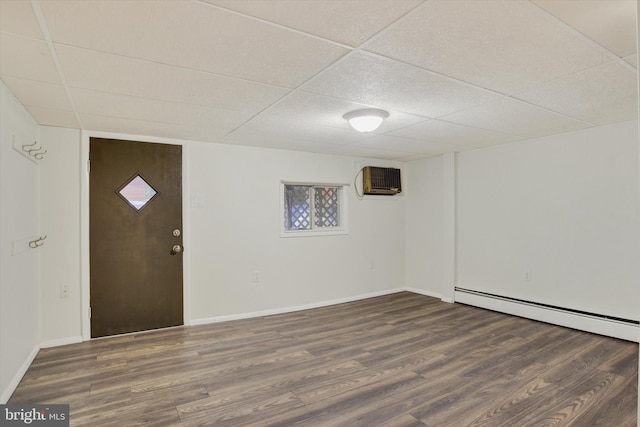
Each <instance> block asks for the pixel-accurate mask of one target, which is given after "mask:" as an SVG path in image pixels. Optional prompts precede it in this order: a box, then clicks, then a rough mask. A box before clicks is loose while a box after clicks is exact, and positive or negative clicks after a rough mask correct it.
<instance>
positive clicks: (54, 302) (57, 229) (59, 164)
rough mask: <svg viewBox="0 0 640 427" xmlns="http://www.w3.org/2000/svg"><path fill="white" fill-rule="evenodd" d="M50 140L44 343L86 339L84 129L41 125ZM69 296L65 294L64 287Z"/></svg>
mask: <svg viewBox="0 0 640 427" xmlns="http://www.w3.org/2000/svg"><path fill="white" fill-rule="evenodd" d="M40 137H41V139H42V140H43V141H46V143H47V157H46V161H43V162H42V164H41V166H40V169H41V180H40V189H41V192H40V203H41V210H42V218H41V220H40V223H41V228H42V230H43V233H45V234H47V236H48V237H47V244H46V245H44V246H43V247H42V248H41V249H42V260H41V279H40V286H41V294H42V301H43V304H42V326H41V332H42V343H41V345H42V346H43V347H50V346H55V345H61V344H68V343H71V342H80V341H82V330H81V326H80V309H81V286H80V198H79V196H80V173H81V171H79V170H78V165H79V164H80V131H79V130H77V129H66V128H57V127H50V126H41V127H40ZM63 286H66V287H67V289H68V293H67V296H66V297H65V298H62V293H61V288H62V287H63Z"/></svg>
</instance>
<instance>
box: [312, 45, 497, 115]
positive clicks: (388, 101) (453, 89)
mask: <svg viewBox="0 0 640 427" xmlns="http://www.w3.org/2000/svg"><path fill="white" fill-rule="evenodd" d="M301 89H302V90H305V91H309V92H313V93H319V94H323V95H330V96H334V97H340V98H343V99H348V100H350V101H353V102H358V103H362V104H368V105H373V106H377V107H381V108H390V109H394V110H397V111H404V112H407V113H412V114H418V115H421V116H425V117H438V116H441V115H443V114H447V113H451V112H453V111H457V110H460V109H463V108H466V107H470V106H472V105H476V104H480V103H484V102H488V101H491V100H495V99H499V95H496V94H494V93H491V92H488V91H486V90H483V89H481V88H478V87H475V86H471V85H469V84H466V83H462V82H460V81H457V80H453V79H450V78H447V77H443V76H440V75H438V74H434V73H431V72H428V71H425V70H423V69H421V68H417V67H414V66H411V65H407V64H403V63H400V62H397V61H391V60H389V59H386V58H381V57H378V56H374V55H371V54H363V53H356V54H353V55H350V56H349V57H348V58H344V59H343V60H341V61H338V63H336V64H334V65H332V66H331V67H329V68H328V69H326V70H325V71H323V72H322V73H321V74H319V75H318V76H317V77H316V78H314V79H312V80H311V81H310V82H309V83H307V84H305V85H303V86H302V87H301Z"/></svg>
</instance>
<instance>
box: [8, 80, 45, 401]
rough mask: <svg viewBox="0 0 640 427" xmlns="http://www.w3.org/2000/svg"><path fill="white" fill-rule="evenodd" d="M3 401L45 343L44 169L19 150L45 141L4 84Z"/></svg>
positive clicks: (31, 119)
mask: <svg viewBox="0 0 640 427" xmlns="http://www.w3.org/2000/svg"><path fill="white" fill-rule="evenodd" d="M0 123H1V126H0V403H5V402H6V401H7V400H8V399H9V397H10V395H11V393H12V392H13V390H14V388H15V387H16V386H17V384H18V382H19V381H20V379H21V378H22V376H23V375H24V373H25V372H26V370H27V368H28V367H29V364H30V363H31V361H32V360H33V358H34V357H35V355H36V353H37V351H38V349H39V343H40V328H39V326H40V295H39V291H38V277H39V271H40V252H41V251H40V249H42V248H38V249H30V248H29V247H28V242H29V240H31V239H34V238H36V237H38V236H40V233H41V229H40V227H39V212H40V206H39V184H40V182H39V177H40V169H39V166H38V165H37V164H35V163H33V162H31V161H30V160H28V159H27V158H25V157H24V156H22V155H21V154H19V153H18V152H17V151H15V150H14V149H13V148H12V146H13V140H15V141H16V143H17V144H18V145H19V146H22V145H25V144H32V143H33V142H34V141H39V142H41V141H40V138H39V137H38V126H37V124H36V122H35V120H33V118H32V117H31V116H30V115H29V113H28V112H27V111H26V110H25V109H24V107H23V106H22V105H21V104H20V103H19V102H18V101H17V99H16V98H15V97H14V96H13V94H12V93H11V92H9V90H8V89H7V87H6V86H5V85H4V83H2V82H0Z"/></svg>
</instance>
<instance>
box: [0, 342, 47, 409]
mask: <svg viewBox="0 0 640 427" xmlns="http://www.w3.org/2000/svg"><path fill="white" fill-rule="evenodd" d="M39 351H40V347H38V346H35V347H34V348H33V350H31V353H29V355H28V356H27V358H26V359H25V360H24V362H22V366H20V369H18V372H16V374H15V375H14V376H13V378H12V379H11V381H10V382H9V384H8V385H7V388H6V389H4V390H3V391H2V395H0V404H3V405H4V404H5V403H7V402H8V401H9V399H10V398H11V395H12V394H13V392H14V391H16V388H18V384H20V381H21V380H22V377H24V374H26V373H27V369H29V366H31V363H33V359H35V358H36V356H37V355H38V352H39Z"/></svg>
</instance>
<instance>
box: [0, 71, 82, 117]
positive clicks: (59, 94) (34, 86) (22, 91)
mask: <svg viewBox="0 0 640 427" xmlns="http://www.w3.org/2000/svg"><path fill="white" fill-rule="evenodd" d="M2 81H3V82H5V84H6V85H7V87H8V88H9V89H10V90H11V92H13V94H14V95H15V96H16V97H17V98H18V99H19V100H20V101H21V102H22V104H23V105H25V106H27V107H42V108H48V109H53V110H65V111H73V107H72V106H71V102H69V97H68V96H67V92H66V91H65V90H64V87H63V86H60V85H56V84H51V83H43V82H38V81H35V80H26V79H20V78H17V77H9V76H4V77H3V78H2Z"/></svg>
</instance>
